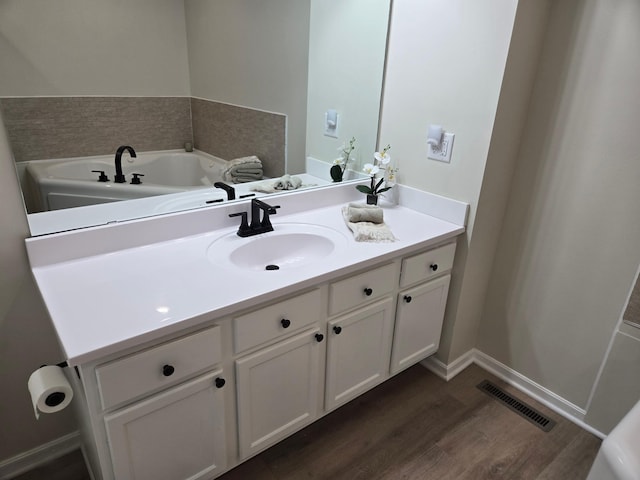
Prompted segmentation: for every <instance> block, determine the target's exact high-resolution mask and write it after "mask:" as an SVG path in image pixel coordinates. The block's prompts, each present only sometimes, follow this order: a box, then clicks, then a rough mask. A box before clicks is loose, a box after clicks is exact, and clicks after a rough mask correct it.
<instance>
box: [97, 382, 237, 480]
mask: <svg viewBox="0 0 640 480" xmlns="http://www.w3.org/2000/svg"><path fill="white" fill-rule="evenodd" d="M222 380H223V379H222V371H220V370H219V371H216V372H212V373H209V374H207V375H204V376H202V377H198V378H196V379H195V380H192V381H189V382H186V383H183V384H181V385H179V386H177V387H175V388H172V389H170V390H168V391H165V392H163V393H160V394H157V395H155V396H153V397H151V398H150V399H148V400H145V401H141V402H138V403H136V404H134V405H132V406H130V407H127V408H124V409H121V410H118V411H116V412H115V413H112V414H109V415H106V416H105V418H104V423H105V427H106V432H107V437H108V441H109V449H110V451H111V460H112V465H113V474H114V477H115V478H117V479H121V478H122V479H131V480H133V479H137V480H144V479H153V480H164V479H166V480H176V479H187V478H188V479H192V480H195V479H200V478H213V477H214V476H216V475H218V473H220V472H222V471H223V470H224V469H225V468H226V440H227V439H226V435H225V428H224V418H225V416H224V413H225V412H224V410H225V409H224V395H223V389H224V388H229V387H224V383H223V381H222Z"/></svg>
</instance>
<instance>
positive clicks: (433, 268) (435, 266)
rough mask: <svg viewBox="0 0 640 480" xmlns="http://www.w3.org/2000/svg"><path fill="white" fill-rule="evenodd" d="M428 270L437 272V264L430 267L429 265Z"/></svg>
mask: <svg viewBox="0 0 640 480" xmlns="http://www.w3.org/2000/svg"><path fill="white" fill-rule="evenodd" d="M429 268H430V269H431V270H433V271H434V272H435V271H436V270H438V264H437V263H432V264H431V265H429Z"/></svg>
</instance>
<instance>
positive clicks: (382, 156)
mask: <svg viewBox="0 0 640 480" xmlns="http://www.w3.org/2000/svg"><path fill="white" fill-rule="evenodd" d="M389 150H391V145H387V146H386V147H384V149H383V150H382V151H381V152H376V153H374V155H373V158H374V160H373V163H365V165H364V167H363V168H362V171H363V172H364V173H366V174H367V175H369V176H370V177H371V186H366V185H356V188H357V189H358V190H359V191H360V192H362V193H366V194H367V201H368V200H369V196H373V197H377V196H378V195H380V194H381V193H384V192H386V191H387V190H390V189H391V188H392V187H393V183H392V182H393V180H394V179H395V174H396V172H397V170H398V169H397V168H392V167H391V165H390V163H391V155H389ZM380 172H383V173H382V178H380V180H378V179H377V176H378V174H379V173H380ZM383 184H384V186H383Z"/></svg>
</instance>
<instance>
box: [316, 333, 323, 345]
mask: <svg viewBox="0 0 640 480" xmlns="http://www.w3.org/2000/svg"><path fill="white" fill-rule="evenodd" d="M315 337H316V342H318V343H320V342H321V341H322V340H324V335H323V334H321V333H316V335H315Z"/></svg>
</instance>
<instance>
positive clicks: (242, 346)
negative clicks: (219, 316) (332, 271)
mask: <svg viewBox="0 0 640 480" xmlns="http://www.w3.org/2000/svg"><path fill="white" fill-rule="evenodd" d="M321 313H322V295H321V293H320V289H315V290H311V291H310V292H307V293H303V294H302V295H298V296H297V297H293V298H289V299H287V300H283V301H281V302H278V303H274V304H273V305H270V306H268V307H264V308H261V309H259V310H255V311H253V312H250V313H247V314H245V315H241V316H239V317H235V318H234V319H233V331H234V348H235V351H236V353H237V352H242V351H244V350H247V349H249V348H252V347H255V346H257V345H260V344H261V343H264V342H268V341H269V340H273V339H275V338H278V337H280V336H284V335H285V334H288V333H289V332H294V331H296V330H298V329H300V328H302V327H306V326H307V325H311V324H314V323H316V322H318V321H319V320H320V316H321Z"/></svg>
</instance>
